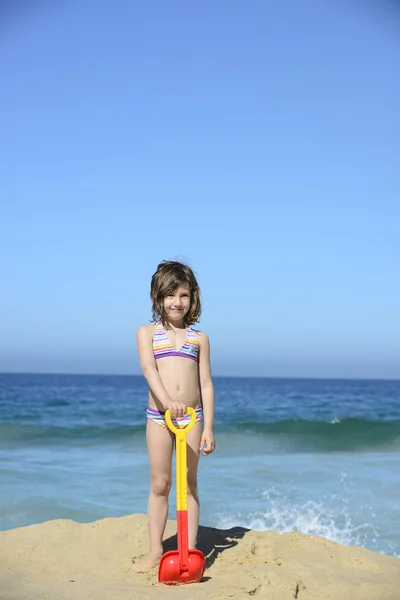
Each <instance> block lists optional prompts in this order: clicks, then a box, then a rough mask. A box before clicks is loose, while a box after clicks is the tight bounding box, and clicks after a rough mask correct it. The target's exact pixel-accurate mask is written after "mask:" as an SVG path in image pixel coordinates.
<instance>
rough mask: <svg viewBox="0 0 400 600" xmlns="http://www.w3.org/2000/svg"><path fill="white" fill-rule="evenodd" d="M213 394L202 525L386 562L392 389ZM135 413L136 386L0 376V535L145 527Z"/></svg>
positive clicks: (391, 512) (336, 386)
mask: <svg viewBox="0 0 400 600" xmlns="http://www.w3.org/2000/svg"><path fill="white" fill-rule="evenodd" d="M214 386H215V437H216V443H217V449H216V451H215V453H214V454H213V455H211V456H208V457H203V456H202V457H201V460H200V465H199V492H200V498H201V519H200V522H201V524H202V525H206V526H212V527H218V528H223V529H225V528H229V527H232V526H234V525H240V526H243V527H248V528H252V529H257V530H267V529H274V530H277V531H279V532H281V533H283V532H288V531H300V532H303V533H307V534H311V535H319V536H323V537H326V538H329V539H331V540H333V541H337V542H340V543H343V544H349V545H358V546H363V547H365V548H369V549H371V550H375V551H377V552H381V553H384V554H389V555H394V556H399V557H400V500H399V498H400V381H352V380H343V381H341V380H312V379H309V380H307V379H262V378H260V379H257V378H233V377H227V378H225V377H215V378H214ZM146 405H147V385H146V382H145V380H144V378H143V377H141V376H94V375H93V376H83V375H20V374H8V375H7V374H2V375H0V530H5V529H10V528H14V527H21V526H24V525H29V524H32V523H39V522H42V521H47V520H50V519H59V518H62V519H73V520H75V521H78V522H89V521H93V520H96V519H101V518H104V517H118V516H122V515H127V514H131V513H145V512H146V508H147V506H146V505H147V496H148V486H149V470H148V463H147V452H146V445H145V411H146ZM174 492H175V490H174V489H173V490H172V492H171V504H170V518H175V493H174Z"/></svg>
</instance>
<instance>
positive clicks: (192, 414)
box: [165, 406, 196, 435]
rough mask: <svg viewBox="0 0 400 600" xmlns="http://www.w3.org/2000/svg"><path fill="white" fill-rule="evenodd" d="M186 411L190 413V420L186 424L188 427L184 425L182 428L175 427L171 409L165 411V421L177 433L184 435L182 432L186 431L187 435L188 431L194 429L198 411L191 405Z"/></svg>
mask: <svg viewBox="0 0 400 600" xmlns="http://www.w3.org/2000/svg"><path fill="white" fill-rule="evenodd" d="M186 412H187V413H189V415H190V421H189V423H188V424H187V425H186V427H182V429H180V428H179V427H175V425H174V424H173V422H172V418H171V413H170V411H169V409H168V410H167V411H166V413H165V422H166V424H167V425H168V428H169V429H170V430H171V431H172V433H174V434H175V435H182V432H185V435H186V434H187V433H189V431H191V430H192V429H193V427H194V425H195V423H196V411H195V410H194V408H192V407H191V406H188V407H187V409H186Z"/></svg>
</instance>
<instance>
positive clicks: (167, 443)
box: [135, 420, 174, 573]
mask: <svg viewBox="0 0 400 600" xmlns="http://www.w3.org/2000/svg"><path fill="white" fill-rule="evenodd" d="M146 440H147V450H148V454H149V462H150V495H149V502H148V509H147V513H148V526H149V538H150V551H149V554H148V555H147V556H145V557H144V558H143V559H142V560H141V561H140V562H139V563H138V564H137V565H135V570H136V571H139V572H141V573H146V572H147V571H150V570H151V569H152V568H153V567H155V566H156V564H157V563H158V561H159V559H160V557H161V555H162V552H163V548H162V538H163V535H164V530H165V525H166V523H167V518H168V496H169V492H170V489H171V485H172V452H173V447H174V438H173V435H172V433H171V432H170V431H169V430H168V429H165V428H164V427H161V426H160V425H158V424H157V423H154V421H150V420H148V421H147V428H146Z"/></svg>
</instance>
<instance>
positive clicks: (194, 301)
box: [150, 260, 201, 327]
mask: <svg viewBox="0 0 400 600" xmlns="http://www.w3.org/2000/svg"><path fill="white" fill-rule="evenodd" d="M185 283H186V284H187V285H188V286H189V287H190V308H189V310H188V312H187V314H186V315H185V318H184V324H185V325H186V327H188V326H190V325H193V323H196V322H197V321H198V320H199V317H200V314H201V301H200V288H199V284H198V283H197V280H196V277H195V276H194V273H193V271H192V269H191V268H190V267H188V266H187V265H184V264H183V263H180V262H176V261H172V260H163V261H162V262H161V263H160V264H159V265H158V267H157V270H156V272H155V273H154V275H153V277H152V278H151V287H150V298H151V301H152V303H153V306H152V313H153V320H154V321H161V322H162V324H163V325H164V327H165V326H166V318H165V312H164V298H165V296H167V294H169V293H171V292H173V291H174V290H175V289H176V288H177V287H178V285H180V284H185Z"/></svg>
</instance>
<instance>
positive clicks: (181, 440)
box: [165, 406, 196, 511]
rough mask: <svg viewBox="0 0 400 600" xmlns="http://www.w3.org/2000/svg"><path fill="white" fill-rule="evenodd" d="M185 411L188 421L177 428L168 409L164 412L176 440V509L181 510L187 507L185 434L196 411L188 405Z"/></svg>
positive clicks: (194, 418) (194, 419)
mask: <svg viewBox="0 0 400 600" xmlns="http://www.w3.org/2000/svg"><path fill="white" fill-rule="evenodd" d="M186 412H188V413H189V414H190V421H189V423H188V424H187V425H186V427H183V428H182V429H179V428H178V427H175V425H174V424H173V423H172V421H171V414H170V412H169V410H167V412H166V413H165V422H166V423H167V425H168V427H169V428H170V430H171V431H172V432H173V433H174V434H175V440H176V510H177V511H183V510H186V511H187V509H188V501H187V459H186V434H187V433H188V431H190V430H191V429H193V427H194V424H195V423H196V411H195V410H194V408H191V407H190V406H188V408H187V409H186Z"/></svg>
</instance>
